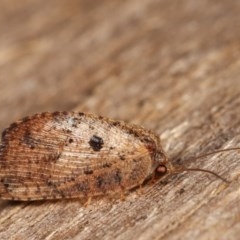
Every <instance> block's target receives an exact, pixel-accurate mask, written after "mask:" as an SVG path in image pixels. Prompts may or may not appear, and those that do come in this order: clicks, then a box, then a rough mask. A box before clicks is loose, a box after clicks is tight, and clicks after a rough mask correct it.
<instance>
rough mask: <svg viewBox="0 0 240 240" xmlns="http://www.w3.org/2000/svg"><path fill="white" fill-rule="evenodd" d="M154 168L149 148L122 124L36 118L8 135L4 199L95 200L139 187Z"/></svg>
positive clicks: (2, 152) (1, 160)
mask: <svg viewBox="0 0 240 240" xmlns="http://www.w3.org/2000/svg"><path fill="white" fill-rule="evenodd" d="M146 157H148V158H147V160H146ZM143 168H144V169H143ZM150 168H151V160H150V159H149V149H147V148H146V146H145V145H144V144H143V142H142V141H141V140H140V139H139V138H138V137H137V136H136V134H134V131H132V130H131V128H128V127H125V128H124V125H123V124H121V123H120V122H116V121H112V120H108V119H104V118H101V117H96V116H93V115H86V114H82V113H72V112H70V113H69V112H56V113H44V114H36V115H34V116H32V117H29V118H25V119H23V120H22V121H19V122H17V123H14V124H12V125H11V126H10V127H9V128H8V129H6V130H5V131H4V132H3V135H2V143H1V148H0V169H1V171H0V181H1V183H0V195H1V198H2V199H17V200H36V199H53V198H74V197H81V196H95V195H99V194H101V193H104V192H109V191H114V188H118V189H120V188H122V187H124V188H128V187H129V188H130V187H132V186H135V185H137V184H139V182H140V181H142V180H144V178H145V177H146V176H147V174H148V173H149V171H151V170H150ZM129 179H130V180H131V181H132V183H131V181H130V182H129Z"/></svg>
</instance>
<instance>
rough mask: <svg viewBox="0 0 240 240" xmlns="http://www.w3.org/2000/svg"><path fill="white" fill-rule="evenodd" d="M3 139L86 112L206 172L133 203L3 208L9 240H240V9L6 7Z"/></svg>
mask: <svg viewBox="0 0 240 240" xmlns="http://www.w3.org/2000/svg"><path fill="white" fill-rule="evenodd" d="M0 13H1V14H0V36H1V37H0V109H1V114H0V129H1V130H3V129H4V128H5V127H7V126H8V125H9V124H10V123H11V122H13V121H15V120H16V119H18V118H21V117H24V116H25V115H29V114H32V113H35V112H42V111H53V110H80V111H87V112H93V113H96V114H101V115H104V116H108V117H112V118H116V119H121V120H126V121H129V122H132V123H136V124H140V125H143V126H145V127H146V128H149V129H152V130H154V131H155V132H156V133H158V134H159V135H160V136H161V138H162V145H163V147H164V149H165V150H166V152H167V153H168V155H169V157H170V158H171V159H172V161H173V162H174V163H176V162H178V163H181V164H184V165H186V166H191V167H199V168H206V169H209V170H212V171H215V172H217V173H218V174H220V175H222V176H223V177H225V178H227V179H228V180H229V181H231V183H230V184H226V183H224V182H222V181H221V180H219V179H216V178H215V177H214V176H211V175H208V174H205V173H199V172H198V173H193V172H191V173H183V174H179V175H174V176H168V177H166V178H164V179H160V180H158V181H157V182H155V183H154V184H148V185H146V186H144V187H143V192H142V193H140V192H139V191H133V192H132V193H130V194H129V195H128V196H127V197H126V199H125V201H123V202H122V201H121V200H112V199H109V198H108V197H101V198H98V199H94V200H93V201H92V203H91V204H90V205H89V206H88V207H83V204H84V200H75V201H72V200H66V201H51V202H50V201H40V202H29V203H20V202H7V201H1V202H0V239H1V240H4V239H119V240H120V239H124V240H128V239H129V240H130V239H141V240H145V239H146V240H148V239H204V240H205V239H239V234H240V190H239V181H240V178H239V177H240V174H239V172H240V152H228V153H224V154H218V155H216V156H212V157H208V158H207V159H201V160H198V161H191V160H189V158H190V157H193V156H196V155H199V154H202V153H206V152H210V151H213V150H216V149H219V148H226V147H231V146H235V147H236V146H240V143H239V141H240V135H239V133H240V116H239V107H240V57H239V56H240V31H239V27H240V14H239V13H240V2H239V1H236V0H230V1H218V0H208V1H207V0H201V1H195V0H182V1H179V0H173V1H167V0H161V1H154V0H142V1H137V0H132V1H120V0H119V1H111V0H104V1H94V0H91V1H74V0H68V1H67V0H65V1H64V0H58V1H57V0H51V1H45V2H44V3H43V1H40V0H36V1H30V0H23V1H13V0H2V1H1V2H0Z"/></svg>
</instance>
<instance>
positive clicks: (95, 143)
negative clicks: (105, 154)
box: [88, 135, 104, 151]
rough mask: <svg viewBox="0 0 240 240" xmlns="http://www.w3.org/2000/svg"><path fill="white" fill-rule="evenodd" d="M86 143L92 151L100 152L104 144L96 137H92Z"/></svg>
mask: <svg viewBox="0 0 240 240" xmlns="http://www.w3.org/2000/svg"><path fill="white" fill-rule="evenodd" d="M88 143H89V145H90V147H91V148H92V149H93V150H94V151H100V150H101V148H102V147H103V144H104V142H103V139H102V138H100V137H98V136H96V135H93V136H92V137H91V139H90V140H89V142H88Z"/></svg>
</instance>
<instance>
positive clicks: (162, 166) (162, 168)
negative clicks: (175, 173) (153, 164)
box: [156, 165, 167, 174]
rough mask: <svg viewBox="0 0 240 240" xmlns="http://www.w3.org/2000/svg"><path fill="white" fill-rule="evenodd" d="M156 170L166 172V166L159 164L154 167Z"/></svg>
mask: <svg viewBox="0 0 240 240" xmlns="http://www.w3.org/2000/svg"><path fill="white" fill-rule="evenodd" d="M156 172H158V173H161V174H164V173H166V172H167V168H166V166H165V165H159V166H158V167H157V169H156Z"/></svg>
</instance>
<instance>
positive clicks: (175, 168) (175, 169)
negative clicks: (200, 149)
mask: <svg viewBox="0 0 240 240" xmlns="http://www.w3.org/2000/svg"><path fill="white" fill-rule="evenodd" d="M237 150H239V151H240V147H234V148H226V149H220V150H217V151H214V152H210V153H206V154H202V155H199V156H197V157H193V158H189V159H188V160H197V159H200V158H205V157H208V156H210V155H214V154H217V153H221V152H228V151H237ZM164 169H165V170H164ZM164 171H165V172H166V167H165V166H163V165H160V166H158V168H157V172H159V173H163V172H164ZM168 171H169V172H170V174H177V173H182V172H185V171H195V172H206V173H210V174H212V175H214V176H215V177H217V178H219V179H221V180H222V181H224V182H226V183H230V181H228V180H226V179H225V178H223V177H222V176H220V175H219V174H217V173H215V172H213V171H210V170H207V169H202V168H186V167H184V166H171V169H170V170H169V169H168Z"/></svg>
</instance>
